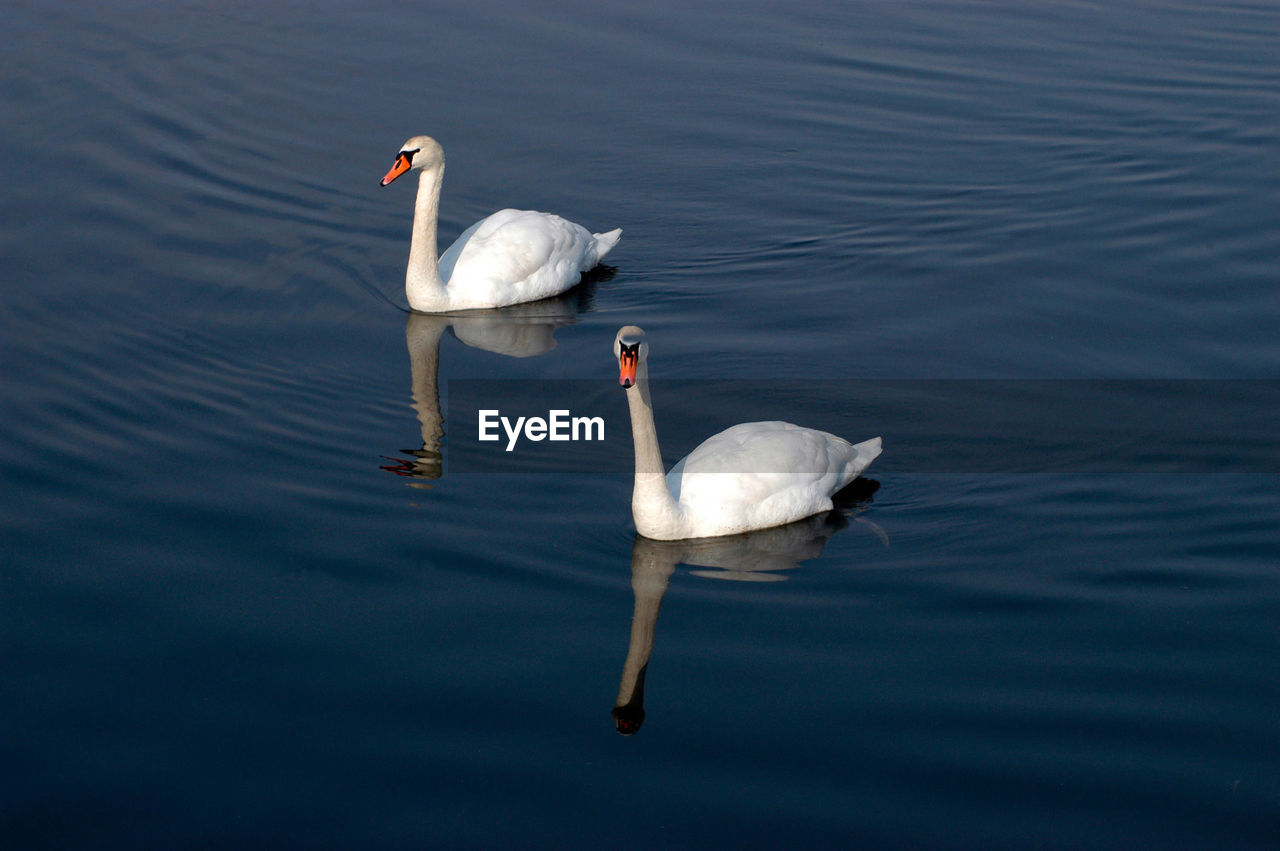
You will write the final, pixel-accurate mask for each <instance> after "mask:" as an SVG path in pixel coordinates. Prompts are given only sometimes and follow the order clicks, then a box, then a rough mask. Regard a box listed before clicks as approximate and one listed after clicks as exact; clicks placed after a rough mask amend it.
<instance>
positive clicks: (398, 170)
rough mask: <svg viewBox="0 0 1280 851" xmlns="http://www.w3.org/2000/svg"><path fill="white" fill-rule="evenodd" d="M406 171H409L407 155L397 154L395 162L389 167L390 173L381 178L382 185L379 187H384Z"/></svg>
mask: <svg viewBox="0 0 1280 851" xmlns="http://www.w3.org/2000/svg"><path fill="white" fill-rule="evenodd" d="M408 170H409V155H408V154H403V153H402V154H397V155H396V161H395V163H394V164H393V165H392V166H391V171H389V172H387V176H386V177H384V178H382V183H381V184H380V185H382V186H386V185H387V184H388V183H390V182H391V181H393V180H395V179H396V178H397V177H399V176H400V175H402V174H404V173H405V172H406V171H408Z"/></svg>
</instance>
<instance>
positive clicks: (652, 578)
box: [614, 537, 676, 717]
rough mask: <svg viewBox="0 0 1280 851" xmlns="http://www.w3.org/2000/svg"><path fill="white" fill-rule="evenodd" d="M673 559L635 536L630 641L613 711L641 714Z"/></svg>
mask: <svg viewBox="0 0 1280 851" xmlns="http://www.w3.org/2000/svg"><path fill="white" fill-rule="evenodd" d="M675 567H676V561H675V559H674V558H672V557H670V556H668V555H666V554H665V553H664V552H663V551H662V550H660V549H655V548H654V547H653V542H652V541H648V540H646V539H644V538H642V537H637V538H636V542H635V544H634V545H633V546H632V549H631V591H632V593H634V594H635V600H636V602H635V611H634V612H633V613H632V616H631V644H630V646H629V647H628V648H627V661H626V663H625V664H624V665H623V666H622V682H621V684H620V685H619V686H618V699H617V700H615V701H614V706H615V707H617V709H615V710H614V714H615V715H617V714H618V709H622V708H626V709H627V710H629V711H630V712H631V713H632V714H639V715H640V716H641V717H643V712H644V675H645V670H646V669H647V668H648V666H649V656H650V654H651V653H652V652H653V635H654V630H655V628H656V627H657V624H658V610H659V609H660V608H661V606H662V595H663V594H665V593H666V591H667V582H668V581H669V580H670V579H671V573H672V571H674V570H675Z"/></svg>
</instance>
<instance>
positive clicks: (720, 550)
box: [612, 479, 888, 736]
mask: <svg viewBox="0 0 1280 851" xmlns="http://www.w3.org/2000/svg"><path fill="white" fill-rule="evenodd" d="M878 487H879V485H878V484H877V483H875V482H872V481H868V480H867V479H859V480H858V483H856V484H854V485H853V486H852V487H849V488H845V489H844V490H843V491H841V492H840V493H839V494H837V495H836V497H835V501H836V503H837V508H836V510H834V511H828V512H826V513H824V514H815V515H813V516H812V517H807V518H805V519H804V520H800V521H798V522H796V523H790V524H788V525H786V526H775V527H773V528H771V529H758V530H756V531H755V532H748V533H746V534H743V535H728V536H725V537H720V538H701V539H697V540H689V541H655V540H653V539H652V538H646V537H644V536H643V535H636V539H635V542H634V543H633V544H632V546H631V591H632V593H633V594H634V595H635V609H634V611H633V612H632V615H631V641H630V644H629V645H628V647H627V660H626V662H624V663H623V665H622V679H621V682H620V683H619V684H618V697H617V699H615V700H614V702H613V713H612V715H613V725H614V728H615V729H616V730H617V731H618V732H619V733H621V734H622V735H624V736H630V735H632V734H634V733H635V732H636V731H638V730H639V729H640V725H641V724H643V723H644V718H645V711H644V681H645V675H646V674H647V673H648V670H649V657H650V656H651V655H652V654H653V638H654V633H655V631H656V629H657V624H658V611H659V609H660V608H661V607H662V597H663V595H664V594H666V592H667V585H668V583H669V582H670V580H671V574H672V573H674V572H675V569H676V565H677V564H688V565H697V566H700V567H709V568H715V569H714V570H692V571H690V573H692V574H693V575H694V576H701V577H705V578H707V579H735V580H742V581H749V582H769V581H774V582H777V581H781V580H783V579H785V578H786V576H785V575H783V574H781V573H778V572H776V571H784V570H790V569H792V568H795V567H799V566H800V562H803V561H809V560H811V559H815V558H818V556H820V555H822V550H823V548H824V547H825V546H826V544H827V540H828V539H829V538H830V537H831V536H832V535H834V534H836V533H837V532H839V531H840V530H841V529H844V528H845V527H846V526H848V521H849V517H848V516H849V515H853V514H856V512H857V511H858V510H859V509H860V508H861V507H863V506H865V505H867V504H868V503H870V501H871V495H872V494H874V493H875V491H876V488H878ZM854 519H855V520H857V518H856V517H855V518H854ZM858 522H863V523H866V522H867V521H858ZM868 525H870V526H871V529H872V531H873V532H875V534H876V535H877V536H878V537H880V539H881V540H883V541H884V542H885V543H886V545H887V544H888V540H887V538H885V537H884V532H883V530H881V529H879V528H878V527H876V526H875V525H873V524H868Z"/></svg>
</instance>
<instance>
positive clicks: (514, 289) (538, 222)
mask: <svg viewBox="0 0 1280 851" xmlns="http://www.w3.org/2000/svg"><path fill="white" fill-rule="evenodd" d="M414 168H416V169H418V170H419V171H421V172H422V174H421V175H420V176H419V178H418V197H417V200H416V201H415V202H414V210H413V237H412V240H411V242H410V244H409V268H408V270H407V271H406V273H405V282H404V288H405V295H406V296H407V297H408V299H409V307H411V308H413V309H414V310H418V311H422V312H424V313H445V312H447V311H451V310H471V309H475V308H486V307H506V306H508V305H512V304H520V303H522V302H527V301H537V300H539V299H544V298H549V297H551V296H554V295H558V294H560V293H563V292H565V291H566V290H568V289H569V288H570V287H572V286H573V285H574V284H576V283H578V281H579V280H580V279H581V277H582V273H583V272H586V271H588V270H590V269H593V268H595V266H596V265H597V264H598V263H599V262H600V260H601V259H602V258H603V257H604V256H605V255H606V254H608V253H609V250H610V249H612V248H613V246H614V245H616V244H617V242H618V238H619V237H620V236H621V235H622V229H621V228H616V229H614V230H611V231H608V232H607V233H596V234H593V233H591V232H590V231H588V230H587V229H586V228H584V227H582V226H581V225H577V224H574V223H573V222H570V221H566V220H565V219H562V218H560V217H559V216H556V215H553V214H551V213H539V212H535V211H533V210H499V211H498V212H496V213H494V214H493V215H491V216H489V217H488V218H484V219H481V220H480V221H478V222H476V223H475V224H474V225H472V226H471V227H469V228H467V229H466V230H465V231H463V233H462V236H460V237H458V239H457V241H456V242H454V244H453V245H451V246H449V248H448V249H447V250H446V251H445V252H444V254H442V255H440V257H439V259H437V257H436V225H437V222H438V218H439V210H440V184H441V181H442V180H443V178H444V149H443V148H441V147H440V143H439V142H437V141H436V140H435V139H432V138H431V137H430V136H414V137H413V138H412V139H410V140H409V141H407V142H405V143H404V145H403V146H401V148H400V153H398V154H396V159H395V163H394V164H393V165H392V166H391V170H390V171H388V172H387V174H386V177H384V178H382V185H383V186H386V185H387V184H389V183H391V181H393V180H395V179H396V178H397V177H399V176H400V175H402V174H404V173H405V172H407V171H409V170H410V169H414Z"/></svg>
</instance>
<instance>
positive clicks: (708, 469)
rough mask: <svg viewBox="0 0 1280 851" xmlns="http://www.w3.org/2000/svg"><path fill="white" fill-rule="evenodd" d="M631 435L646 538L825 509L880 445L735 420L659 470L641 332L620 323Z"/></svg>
mask: <svg viewBox="0 0 1280 851" xmlns="http://www.w3.org/2000/svg"><path fill="white" fill-rule="evenodd" d="M613 354H614V357H616V358H617V359H618V366H619V376H618V381H619V383H620V384H621V385H622V386H623V387H624V388H626V391H627V404H628V407H629V408H630V409H631V434H632V438H633V440H634V442H635V453H636V475H635V486H634V489H633V490H632V494H631V515H632V517H633V518H634V519H635V523H636V530H637V531H638V532H639V533H640V534H641V535H644V536H645V537H647V538H654V539H657V540H661V541H673V540H679V539H683V538H703V537H711V536H715V535H734V534H738V533H741V532H748V531H750V530H752V529H765V528H768V527H770V526H781V525H783V524H785V523H791V522H793V521H796V520H800V519H802V518H804V517H808V516H810V515H812V514H818V513H820V512H824V511H830V510H831V507H832V502H831V496H832V494H834V493H835V492H836V491H838V490H840V489H841V488H843V487H845V486H846V485H848V484H849V483H850V482H852V481H853V480H854V479H856V478H857V477H858V475H859V474H860V473H861V472H862V471H863V470H865V469H866V468H867V465H869V464H870V463H871V462H872V461H874V460H875V459H876V457H877V456H878V455H879V454H880V438H878V437H873V438H872V439H870V440H866V441H863V442H862V443H858V444H851V443H849V441H847V440H844V439H843V438H839V437H836V436H835V435H833V434H827V433H826V432H825V431H818V430H816V429H811V428H801V427H800V426H795V425H792V424H790V423H784V422H760V423H742V424H741V425H736V426H733V427H731V428H728V429H725V430H724V431H722V432H720V433H719V434H717V435H714V436H712V437H709V438H707V439H706V440H705V441H703V442H702V444H701V445H699V446H698V448H696V449H694V450H693V451H692V452H690V453H689V454H688V455H687V456H686V457H684V458H682V459H681V460H680V461H678V462H676V464H675V466H673V467H672V468H671V472H669V473H666V474H665V475H664V474H663V469H662V453H661V451H660V450H659V448H658V433H657V429H656V428H655V426H654V423H653V406H652V403H651V402H650V399H649V378H648V365H647V358H648V354H649V344H648V343H647V342H646V341H645V336H644V331H643V330H641V329H640V328H637V327H636V326H634V325H628V326H626V327H624V328H622V329H621V330H620V331H618V336H617V337H615V338H614V341H613Z"/></svg>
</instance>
